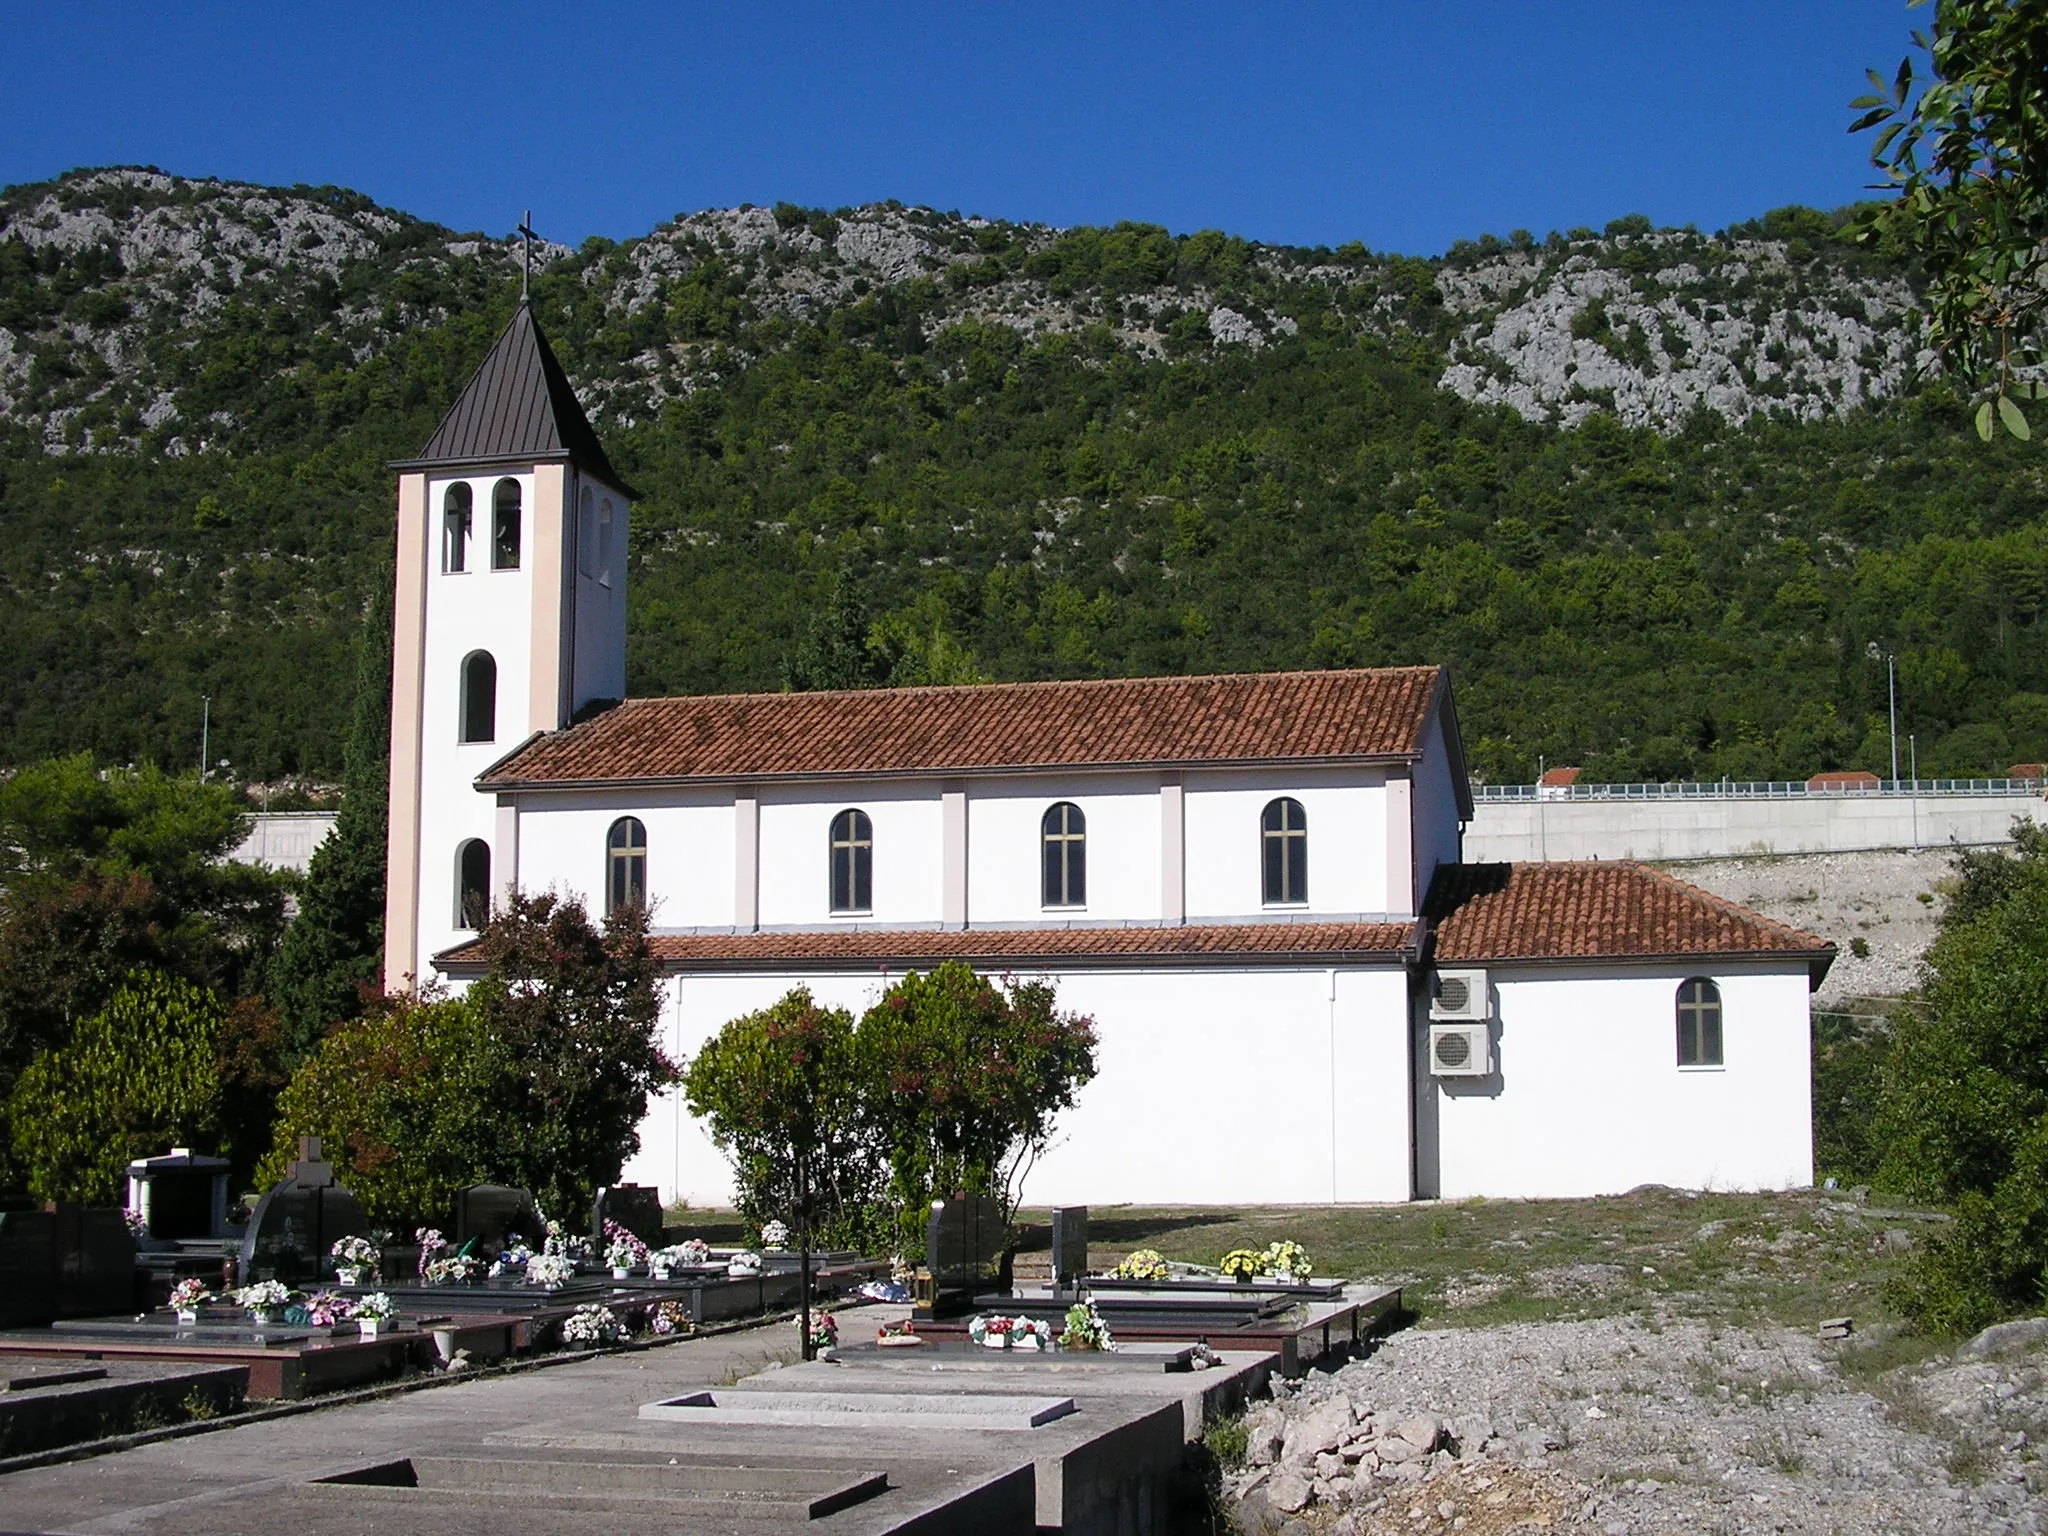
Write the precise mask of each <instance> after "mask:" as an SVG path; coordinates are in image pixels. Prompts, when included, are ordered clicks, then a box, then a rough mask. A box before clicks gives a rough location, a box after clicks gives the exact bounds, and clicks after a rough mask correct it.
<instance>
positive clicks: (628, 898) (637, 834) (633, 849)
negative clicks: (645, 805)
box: [604, 816, 647, 913]
mask: <svg viewBox="0 0 2048 1536" xmlns="http://www.w3.org/2000/svg"><path fill="white" fill-rule="evenodd" d="M604 862H605V882H604V909H605V911H606V912H607V913H610V912H617V911H619V910H620V909H622V908H624V907H644V906H646V905H647V829H646V828H645V827H643V826H642V825H640V820H639V818H638V817H635V816H621V817H620V818H619V819H618V820H617V821H615V822H613V823H612V829H611V831H610V832H609V833H608V834H606V836H605V840H604Z"/></svg>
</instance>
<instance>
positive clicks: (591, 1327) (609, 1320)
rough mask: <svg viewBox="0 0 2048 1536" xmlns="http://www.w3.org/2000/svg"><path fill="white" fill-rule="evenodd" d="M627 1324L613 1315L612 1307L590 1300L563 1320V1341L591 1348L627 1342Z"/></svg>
mask: <svg viewBox="0 0 2048 1536" xmlns="http://www.w3.org/2000/svg"><path fill="white" fill-rule="evenodd" d="M626 1338H627V1334H626V1325H625V1324H624V1323H622V1322H620V1321H619V1320H618V1319H617V1318H616V1317H614V1316H612V1309H611V1308H610V1307H606V1306H600V1305H599V1304H598V1303H596V1302H589V1303H586V1304H585V1305H583V1306H580V1307H578V1308H577V1309H576V1310H575V1311H574V1312H571V1313H570V1314H569V1315H568V1316H567V1317H566V1318H564V1319H563V1320H562V1342H563V1343H564V1344H572V1345H575V1346H577V1347H579V1348H583V1349H589V1348H592V1347H595V1346H599V1345H604V1344H623V1343H625V1342H626Z"/></svg>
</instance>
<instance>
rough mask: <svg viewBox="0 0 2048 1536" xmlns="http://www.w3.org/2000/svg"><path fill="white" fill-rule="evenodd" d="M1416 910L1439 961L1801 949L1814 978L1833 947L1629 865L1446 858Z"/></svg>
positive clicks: (1611, 957) (1763, 952)
mask: <svg viewBox="0 0 2048 1536" xmlns="http://www.w3.org/2000/svg"><path fill="white" fill-rule="evenodd" d="M1423 910H1424V914H1425V915H1426V916H1427V917H1428V918H1429V920H1430V922H1431V923H1432V925H1433V927H1434V930H1435V941H1434V954H1435V958H1436V960H1437V962H1438V963H1440V964H1441V963H1443V962H1446V961H1452V962H1465V961H1470V962H1475V963H1480V962H1493V961H1507V960H1615V959H1626V958H1652V957H1656V958H1663V957H1678V956H1685V955H1804V956H1806V957H1807V958H1808V960H1809V963H1810V965H1817V966H1818V972H1817V973H1816V975H1815V980H1816V982H1817V981H1818V979H1819V975H1820V974H1824V973H1825V972H1826V970H1827V966H1828V963H1829V962H1831V961H1832V960H1833V959H1834V954H1835V947H1834V945H1832V944H1830V943H1828V942H1827V941H1826V940H1824V939H1820V938H1816V937H1815V936H1814V935H1812V934H1810V933H1802V932H1801V931H1800V930H1799V929H1797V928H1792V927H1789V926H1787V925H1786V924H1784V923H1780V922H1777V921H1775V920H1773V919H1771V918H1768V917H1764V916H1762V915H1760V914H1758V913H1755V912H1752V911H1750V910H1749V909H1748V908H1747V907H1740V906H1737V905H1736V904H1735V903H1734V902H1732V901H1724V900H1723V899H1722V898H1721V897H1719V896H1715V895H1712V894H1710V893H1709V892H1706V891H1703V890H1701V889H1699V887H1697V886H1692V885H1687V884H1686V883H1685V882H1684V881H1682V880H1674V879H1673V878H1672V877H1671V876H1669V875H1667V874H1665V873H1663V872H1662V871H1661V870H1655V869H1651V868H1649V867H1648V866H1647V865H1643V864H1635V863H1630V862H1627V861H1617V862H1613V863H1606V862H1602V863H1591V864H1565V863H1558V864H1448V865H1444V866H1441V867H1440V868H1439V869H1438V870H1437V872H1436V878H1435V879H1434V880H1433V881H1432V882H1431V884H1430V889H1429V897H1428V900H1427V901H1426V902H1425V904H1424V908H1423Z"/></svg>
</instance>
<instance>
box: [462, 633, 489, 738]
mask: <svg viewBox="0 0 2048 1536" xmlns="http://www.w3.org/2000/svg"><path fill="white" fill-rule="evenodd" d="M461 716H462V734H461V735H460V736H459V737H458V738H457V739H458V740H460V741H465V742H470V741H496V740H497V739H498V664H497V662H496V661H494V660H493V659H492V658H491V653H490V652H489V651H471V652H470V653H469V654H468V655H467V656H465V657H463V658H462V708H461Z"/></svg>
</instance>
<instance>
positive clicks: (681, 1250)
mask: <svg viewBox="0 0 2048 1536" xmlns="http://www.w3.org/2000/svg"><path fill="white" fill-rule="evenodd" d="M671 1251H672V1252H673V1253H674V1254H675V1255H676V1260H677V1262H678V1263H682V1264H699V1265H701V1264H709V1263H710V1262H711V1245H710V1244H709V1243H707V1242H705V1241H704V1239H703V1238H701V1237H692V1238H688V1239H686V1240H685V1241H683V1242H680V1243H677V1244H676V1245H675V1247H674V1248H673V1249H672V1250H671Z"/></svg>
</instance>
